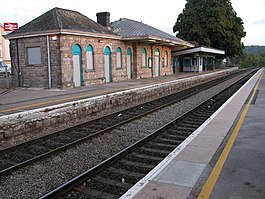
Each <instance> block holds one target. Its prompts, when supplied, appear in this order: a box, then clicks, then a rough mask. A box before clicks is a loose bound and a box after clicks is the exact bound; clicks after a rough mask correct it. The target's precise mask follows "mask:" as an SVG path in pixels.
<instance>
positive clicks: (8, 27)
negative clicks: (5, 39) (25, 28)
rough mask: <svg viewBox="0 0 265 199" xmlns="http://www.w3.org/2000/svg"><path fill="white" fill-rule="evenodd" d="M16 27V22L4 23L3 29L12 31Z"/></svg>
mask: <svg viewBox="0 0 265 199" xmlns="http://www.w3.org/2000/svg"><path fill="white" fill-rule="evenodd" d="M17 29H18V23H4V31H14V30H17Z"/></svg>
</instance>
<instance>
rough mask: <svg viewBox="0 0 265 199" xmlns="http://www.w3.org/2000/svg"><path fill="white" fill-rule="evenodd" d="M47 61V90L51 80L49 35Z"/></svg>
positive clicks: (50, 85)
mask: <svg viewBox="0 0 265 199" xmlns="http://www.w3.org/2000/svg"><path fill="white" fill-rule="evenodd" d="M47 55H48V56H47V59H48V60H47V61H48V88H49V89H50V88H51V87H52V78H51V58H50V42H49V35H47Z"/></svg>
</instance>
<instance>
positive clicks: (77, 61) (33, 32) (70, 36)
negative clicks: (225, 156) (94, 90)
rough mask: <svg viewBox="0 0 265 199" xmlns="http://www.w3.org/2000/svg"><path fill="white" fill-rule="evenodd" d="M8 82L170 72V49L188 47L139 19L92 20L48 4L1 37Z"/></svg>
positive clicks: (90, 80)
mask: <svg viewBox="0 0 265 199" xmlns="http://www.w3.org/2000/svg"><path fill="white" fill-rule="evenodd" d="M6 38H7V39H9V40H10V44H11V60H12V83H13V85H14V86H22V87H40V88H61V89H65V88H73V87H79V86H83V85H90V84H98V83H105V82H111V81H120V80H127V79H130V78H146V77H154V76H160V75H169V74H172V73H173V68H172V64H171V63H172V59H171V52H172V51H173V50H179V49H185V48H188V47H193V45H192V44H191V43H189V42H187V41H184V40H182V39H179V38H177V37H175V36H172V35H170V34H167V33H165V32H163V31H161V30H158V29H156V28H153V27H151V26H149V25H146V24H144V23H142V22H137V21H134V20H131V19H126V18H122V19H120V20H117V21H114V22H112V23H110V14H109V13H108V12H103V13H97V22H94V21H93V20H91V19H89V18H87V17H86V16H84V15H82V14H80V13H79V12H76V11H71V10H66V9H61V8H54V9H52V10H50V11H48V12H46V13H44V14H43V15H41V16H39V17H37V18H36V19H34V20H32V21H31V22H29V23H27V24H26V25H24V26H22V27H20V28H19V29H18V30H16V31H14V32H12V33H10V34H8V35H7V36H6Z"/></svg>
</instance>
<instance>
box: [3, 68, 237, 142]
mask: <svg viewBox="0 0 265 199" xmlns="http://www.w3.org/2000/svg"><path fill="white" fill-rule="evenodd" d="M234 70H236V68H231V69H228V70H222V71H218V72H213V73H209V74H204V75H198V76H194V77H192V78H187V79H178V80H175V81H171V82H166V83H164V84H158V85H151V86H146V87H144V88H136V89H131V90H127V91H121V92H117V93H112V94H108V95H102V96H98V97H94V98H89V99H84V100H79V101H75V102H69V103H65V104H60V105H55V106H50V107H45V108H40V109H36V110H30V111H25V112H21V113H17V114H12V115H7V116H3V117H2V118H1V121H0V140H1V139H3V138H9V137H13V136H16V135H20V134H23V133H33V134H34V133H36V132H41V131H47V130H48V131H49V132H53V131H54V130H55V129H56V128H58V127H59V126H60V128H65V127H66V126H69V125H70V124H71V125H76V124H78V123H80V122H84V121H89V120H92V119H95V118H97V117H99V116H102V115H106V114H110V113H113V112H116V111H121V110H122V109H125V108H128V107H131V106H135V105H138V104H140V103H145V102H147V101H150V100H154V99H157V98H159V97H162V96H166V95H170V94H172V93H175V92H177V91H181V90H183V89H186V88H189V87H191V86H195V85H199V84H201V83H204V82H206V81H210V80H213V79H217V78H220V77H222V76H226V75H227V74H229V73H230V72H232V71H234Z"/></svg>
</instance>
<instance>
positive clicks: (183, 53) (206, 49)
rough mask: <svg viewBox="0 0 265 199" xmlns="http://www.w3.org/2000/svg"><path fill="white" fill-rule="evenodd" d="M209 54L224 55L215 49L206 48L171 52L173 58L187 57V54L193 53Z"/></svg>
mask: <svg viewBox="0 0 265 199" xmlns="http://www.w3.org/2000/svg"><path fill="white" fill-rule="evenodd" d="M201 52H203V53H211V54H217V55H224V54H225V51H223V50H219V49H215V48H210V47H206V46H198V47H193V48H188V49H184V50H180V51H175V52H172V55H173V56H179V55H188V54H194V53H201Z"/></svg>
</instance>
